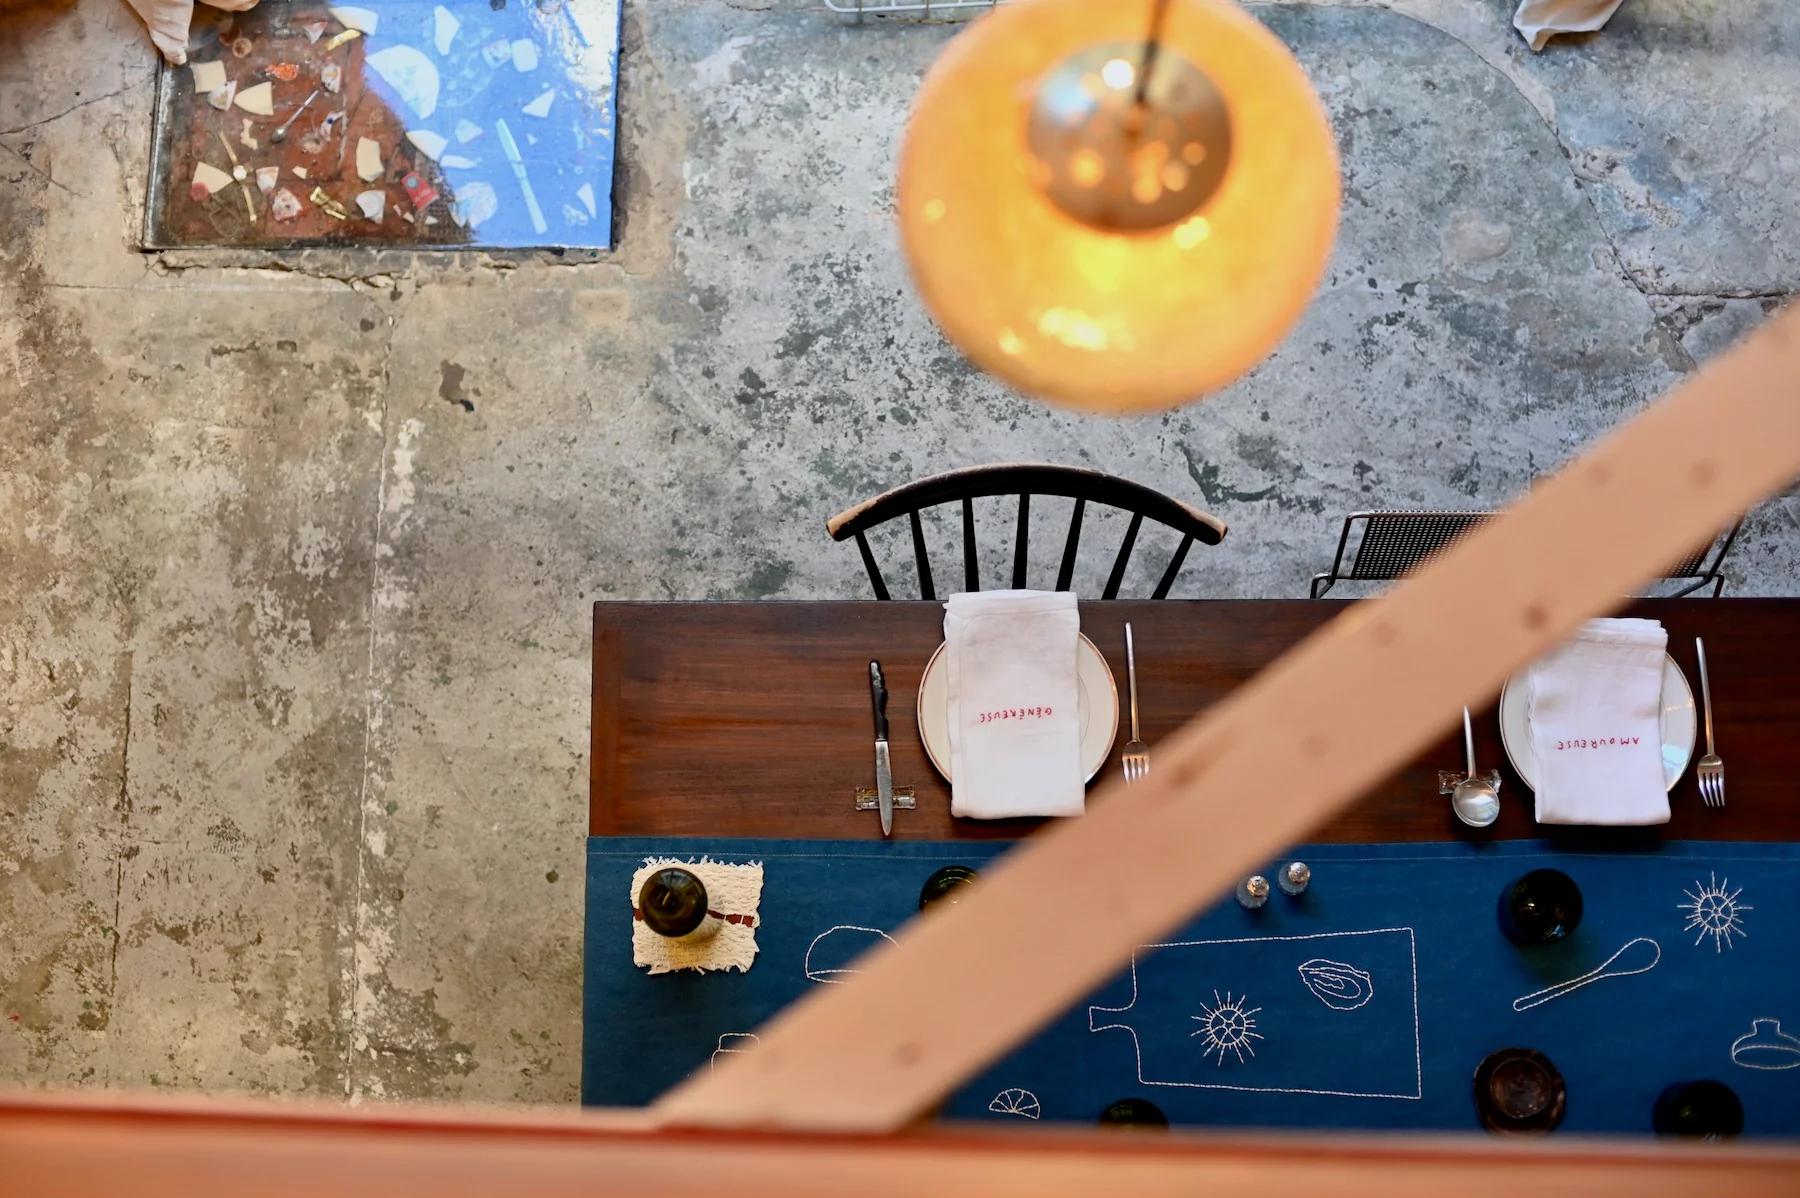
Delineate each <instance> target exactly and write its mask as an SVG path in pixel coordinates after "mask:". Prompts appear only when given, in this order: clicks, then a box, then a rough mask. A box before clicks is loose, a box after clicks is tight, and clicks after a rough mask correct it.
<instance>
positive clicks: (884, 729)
mask: <svg viewBox="0 0 1800 1198" xmlns="http://www.w3.org/2000/svg"><path fill="white" fill-rule="evenodd" d="M869 701H870V703H871V704H872V705H873V706H874V709H875V739H876V740H886V739H887V738H888V721H887V679H885V678H883V677H882V676H881V663H880V662H878V661H872V662H870V663H869Z"/></svg>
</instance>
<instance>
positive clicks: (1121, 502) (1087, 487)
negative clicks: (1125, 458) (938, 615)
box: [825, 462, 1225, 599]
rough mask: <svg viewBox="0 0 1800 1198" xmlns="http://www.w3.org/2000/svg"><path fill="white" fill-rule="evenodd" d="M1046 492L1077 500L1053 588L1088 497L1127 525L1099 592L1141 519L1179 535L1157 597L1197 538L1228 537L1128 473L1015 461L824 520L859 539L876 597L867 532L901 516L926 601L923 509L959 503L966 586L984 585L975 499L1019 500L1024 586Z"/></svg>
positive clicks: (1213, 520)
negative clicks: (1035, 512) (1038, 504)
mask: <svg viewBox="0 0 1800 1198" xmlns="http://www.w3.org/2000/svg"><path fill="white" fill-rule="evenodd" d="M1034 495H1050V496H1055V497H1058V498H1067V499H1070V500H1073V501H1074V509H1073V511H1072V512H1071V513H1070V515H1069V529H1068V533H1067V535H1066V537H1065V538H1064V541H1063V551H1062V558H1061V560H1060V561H1059V562H1058V563H1057V569H1056V589H1057V590H1059V591H1067V590H1070V589H1072V587H1073V586H1074V583H1075V563H1076V561H1077V559H1078V558H1079V556H1080V552H1081V533H1082V522H1083V521H1084V520H1085V519H1086V518H1087V509H1088V505H1089V504H1090V503H1093V504H1098V505H1101V506H1104V507H1110V508H1116V509H1118V510H1119V511H1122V512H1125V513H1127V514H1128V515H1129V516H1130V518H1131V522H1130V527H1129V528H1128V529H1127V530H1126V533H1125V541H1124V543H1123V544H1122V545H1120V546H1119V552H1118V555H1117V557H1116V558H1115V559H1114V561H1113V564H1112V571H1111V574H1110V575H1109V576H1108V578H1107V583H1106V590H1105V594H1104V598H1107V599H1113V598H1116V597H1117V596H1118V593H1119V588H1120V586H1121V585H1122V584H1123V583H1124V580H1125V571H1126V568H1127V567H1128V565H1129V564H1130V561H1131V553H1132V549H1133V547H1134V545H1135V544H1136V541H1137V536H1138V532H1139V530H1140V529H1141V528H1142V527H1143V522H1144V520H1145V519H1146V518H1148V519H1150V520H1153V521H1155V522H1156V523H1158V524H1160V525H1163V526H1164V527H1166V528H1168V529H1171V530H1172V531H1174V532H1175V533H1176V534H1178V535H1179V536H1180V537H1181V538H1182V542H1181V545H1180V547H1179V548H1178V549H1177V550H1176V551H1175V554H1174V556H1173V558H1172V559H1171V560H1170V562H1169V564H1168V566H1167V567H1166V568H1165V569H1164V570H1163V573H1162V577H1161V579H1160V580H1159V581H1158V583H1157V591H1156V597H1157V598H1159V599H1162V598H1167V596H1168V594H1169V591H1170V588H1171V587H1173V586H1174V583H1175V579H1176V576H1177V575H1178V574H1179V573H1180V571H1181V567H1182V564H1183V563H1184V562H1185V561H1186V559H1187V553H1188V550H1189V549H1190V548H1191V547H1192V545H1193V543H1194V542H1195V541H1198V542H1200V543H1201V544H1202V545H1217V544H1218V543H1219V542H1220V541H1222V540H1223V539H1224V537H1225V524H1224V522H1223V521H1222V520H1220V519H1218V517H1216V516H1212V515H1210V514H1208V513H1206V512H1203V511H1201V510H1200V509H1198V508H1196V507H1193V506H1191V505H1189V504H1186V503H1183V502H1181V501H1180V500H1178V499H1172V498H1170V497H1169V496H1167V495H1164V494H1162V493H1161V492H1158V491H1153V490H1151V489H1150V488H1149V487H1145V486H1142V485H1140V484H1138V483H1134V482H1131V481H1129V480H1128V479H1123V478H1115V477H1113V476H1112V475H1110V474H1102V473H1101V472H1100V471H1098V470H1087V469H1083V468H1079V467H1074V466H1048V465H1039V464H1035V463H1027V462H1019V463H1007V464H1002V465H994V466H971V467H967V468H965V469H961V470H950V471H947V472H945V473H943V474H934V475H930V476H928V477H926V478H921V479H917V480H915V481H913V482H910V483H907V484H905V485H904V486H899V487H895V488H894V489H893V490H891V491H886V492H884V493H882V494H880V495H877V496H876V497H875V498H873V499H869V500H865V501H863V502H862V503H859V504H857V505H856V506H855V507H853V508H850V509H849V510H847V511H844V512H840V513H838V514H837V515H835V516H833V517H832V518H831V519H829V520H827V521H826V522H825V527H826V530H827V531H828V532H830V534H831V539H832V540H834V541H847V540H850V539H851V538H852V537H854V538H855V539H856V547H857V552H858V553H860V554H861V555H862V561H863V569H864V570H865V571H866V572H867V573H868V575H869V583H870V585H871V586H872V587H873V588H874V590H875V597H876V598H877V599H887V598H889V595H888V589H887V583H886V580H885V579H883V578H882V575H881V567H880V566H878V565H876V563H875V555H874V553H873V552H872V551H871V550H870V548H869V543H868V538H867V536H866V535H865V534H866V533H867V532H868V530H869V529H871V528H874V527H876V526H877V525H880V524H885V523H887V522H888V521H889V520H893V519H895V518H897V517H899V516H905V517H906V518H907V523H908V525H909V526H910V531H911V533H912V544H913V562H914V566H915V569H916V572H917V574H918V577H919V594H920V597H921V598H924V599H936V598H937V584H936V581H935V580H934V578H933V576H932V569H931V555H930V551H929V549H928V548H927V546H926V541H925V530H924V524H923V519H922V517H923V513H924V512H925V510H926V509H927V508H933V507H937V506H939V505H940V504H949V503H956V504H959V505H960V506H961V508H962V513H961V515H962V553H963V572H962V576H963V587H964V589H965V590H969V591H978V590H980V589H981V567H980V560H981V550H980V547H979V545H978V544H977V543H976V539H975V505H974V502H973V501H974V500H976V499H983V498H988V497H995V496H1013V497H1016V498H1017V499H1018V503H1019V510H1018V517H1017V523H1016V524H1015V525H1014V528H1013V559H1012V571H1011V575H1012V586H1013V587H1014V588H1015V589H1019V590H1023V589H1024V588H1025V587H1026V586H1027V585H1028V579H1027V575H1028V573H1029V572H1030V564H1031V498H1032V496H1034Z"/></svg>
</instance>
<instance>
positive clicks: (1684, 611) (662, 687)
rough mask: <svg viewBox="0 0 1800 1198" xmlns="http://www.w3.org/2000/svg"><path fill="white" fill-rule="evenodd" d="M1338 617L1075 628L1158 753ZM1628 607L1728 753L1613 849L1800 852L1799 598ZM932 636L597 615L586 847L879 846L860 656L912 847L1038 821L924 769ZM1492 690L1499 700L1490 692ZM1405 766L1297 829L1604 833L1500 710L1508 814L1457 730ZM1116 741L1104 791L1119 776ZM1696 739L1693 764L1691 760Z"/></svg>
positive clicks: (1155, 619) (796, 610)
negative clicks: (961, 813)
mask: <svg viewBox="0 0 1800 1198" xmlns="http://www.w3.org/2000/svg"><path fill="white" fill-rule="evenodd" d="M1344 610H1345V604H1343V603H1340V602H1336V601H1330V600H1327V601H1316V602H1315V601H1309V600H1303V599H1302V600H1197V601H1180V600H1173V601H1171V600H1165V601H1162V602H1112V603H1106V602H1097V601H1096V602H1083V603H1082V605H1081V624H1082V630H1083V631H1084V632H1085V633H1086V634H1087V635H1088V637H1090V638H1091V639H1092V640H1093V641H1094V643H1095V644H1096V645H1098V646H1099V647H1100V649H1101V651H1102V652H1103V653H1104V654H1105V655H1106V658H1107V660H1108V662H1109V663H1111V666H1112V669H1113V672H1114V675H1115V677H1116V678H1117V679H1118V682H1119V689H1120V692H1121V702H1123V699H1124V681H1125V644H1124V634H1123V631H1122V629H1123V626H1124V624H1125V621H1127V620H1130V621H1131V622H1132V627H1133V631H1134V633H1135V636H1136V640H1137V656H1138V691H1139V702H1140V704H1141V713H1140V715H1141V721H1142V725H1143V734H1144V738H1145V740H1147V741H1148V742H1149V743H1150V747H1151V759H1152V763H1153V764H1154V761H1155V748H1156V742H1157V741H1158V740H1159V739H1160V738H1161V737H1163V736H1164V735H1166V734H1167V733H1169V732H1170V731H1171V730H1173V729H1174V728H1176V727H1178V726H1179V725H1180V724H1182V723H1183V722H1184V721H1186V720H1187V719H1188V718H1189V717H1191V716H1192V715H1193V714H1194V713H1196V712H1198V711H1200V710H1203V709H1204V708H1206V707H1207V706H1209V705H1210V704H1212V703H1214V702H1216V701H1217V700H1218V699H1220V698H1223V697H1224V696H1225V695H1226V694H1228V693H1230V691H1231V690H1232V688H1234V687H1236V686H1237V685H1239V684H1240V683H1242V682H1244V681H1245V680H1246V679H1248V678H1249V677H1251V676H1252V675H1253V674H1255V673H1256V672H1257V671H1258V670H1260V669H1262V668H1263V667H1264V666H1265V665H1267V664H1268V663H1269V662H1270V661H1272V660H1273V659H1274V658H1275V657H1276V656H1278V655H1279V654H1280V653H1281V652H1282V651H1283V650H1285V649H1287V648H1289V647H1290V646H1292V645H1293V644H1295V643H1296V642H1297V641H1299V640H1300V639H1301V638H1302V637H1304V636H1305V635H1306V634H1307V633H1309V632H1311V631H1313V630H1314V629H1315V628H1318V627H1319V626H1320V625H1322V624H1323V623H1325V622H1326V621H1327V620H1329V619H1331V618H1332V617H1333V616H1336V615H1338V614H1340V613H1342V612H1343V611H1344ZM1621 614H1627V615H1638V616H1647V617H1651V618H1655V619H1658V620H1661V621H1662V623H1663V625H1664V626H1665V627H1666V628H1667V629H1668V630H1669V651H1670V653H1671V654H1672V655H1673V656H1674V658H1675V660H1676V661H1677V662H1678V663H1679V664H1680V666H1681V669H1682V672H1683V673H1684V674H1686V675H1687V676H1688V680H1689V682H1690V684H1692V686H1693V688H1694V692H1695V697H1696V699H1698V696H1699V689H1700V688H1699V676H1698V673H1697V670H1696V667H1695V661H1694V637H1695V636H1696V635H1700V636H1704V637H1705V638H1706V648H1707V661H1708V665H1709V667H1710V669H1711V672H1712V682H1713V715H1714V721H1715V726H1716V732H1717V737H1718V745H1719V753H1720V756H1721V757H1723V758H1724V759H1725V767H1726V775H1725V776H1726V783H1727V785H1726V800H1727V804H1726V806H1725V807H1723V808H1708V807H1705V806H1704V805H1702V803H1701V801H1700V796H1699V792H1698V790H1697V789H1696V788H1695V784H1694V777H1693V769H1692V768H1691V767H1690V768H1689V770H1688V772H1687V773H1686V774H1685V775H1684V776H1683V777H1682V779H1681V780H1680V781H1679V782H1678V783H1676V785H1675V789H1674V791H1673V792H1672V794H1671V803H1672V805H1673V808H1674V816H1673V819H1672V820H1671V821H1670V822H1669V823H1668V824H1666V825H1664V826H1663V827H1662V828H1660V829H1648V830H1632V831H1631V832H1629V833H1626V834H1624V835H1626V836H1627V837H1632V838H1640V839H1648V840H1652V841H1653V840H1654V839H1657V838H1660V837H1668V838H1684V839H1699V840H1800V785H1797V784H1796V777H1795V773H1794V769H1795V765H1796V759H1797V758H1800V599H1723V600H1709V599H1677V600H1646V601H1641V602H1637V603H1633V604H1632V605H1630V607H1629V608H1628V609H1627V610H1626V611H1625V612H1623V613H1621ZM942 639H943V608H942V605H941V604H938V603H902V602H894V603H875V602H856V603H851V602H799V603H775V602H759V603H596V604H595V605H594V694H593V715H592V720H593V752H592V756H591V758H590V770H591V777H590V790H589V802H588V825H589V831H590V832H591V833H592V834H594V835H636V836H719V837H751V836H765V837H799V838H821V839H825V838H829V839H859V838H864V837H867V838H878V837H879V836H880V834H881V833H880V828H879V825H878V824H877V821H876V816H875V813H874V812H872V811H870V812H859V811H856V810H855V809H854V806H853V798H854V792H855V790H856V789H857V788H858V787H866V786H872V785H873V784H874V765H873V756H872V752H871V741H872V739H873V733H872V730H871V724H870V716H869V688H868V663H869V660H870V659H871V658H876V659H879V660H880V662H881V664H882V669H883V671H884V672H885V673H886V675H887V680H888V688H889V692H890V700H889V704H888V714H889V718H890V721H891V723H892V730H891V737H892V756H893V768H894V783H895V785H896V786H912V787H914V788H915V789H916V791H917V793H918V809H917V810H913V811H897V812H896V813H895V815H894V835H895V836H896V837H899V838H907V839H939V840H946V839H974V838H986V837H1016V836H1020V835H1023V834H1025V833H1027V832H1029V831H1031V830H1032V829H1033V828H1034V827H1036V826H1037V824H1038V823H1040V822H1041V821H1037V820H954V819H952V818H951V816H950V787H949V785H948V784H947V783H946V782H945V781H944V780H943V779H942V778H941V777H939V776H938V774H937V772H936V771H935V770H934V769H932V767H931V763H930V762H929V760H928V759H927V758H926V756H925V750H924V747H923V745H922V744H921V742H920V740H919V733H918V728H917V721H916V719H915V716H914V711H915V703H916V699H917V692H918V685H919V676H920V674H921V672H922V671H923V670H924V666H925V662H926V660H927V659H928V658H929V657H930V656H931V653H932V651H933V650H934V649H936V648H937V646H938V644H939V642H940V641H942ZM1496 698H1497V697H1496ZM1458 714H1459V713H1456V712H1446V713H1444V718H1445V736H1444V738H1443V739H1442V740H1441V741H1440V742H1439V743H1437V744H1435V745H1434V746H1433V747H1432V748H1431V749H1430V750H1429V751H1428V752H1427V753H1425V754H1424V755H1423V756H1422V757H1420V758H1419V759H1418V760H1417V761H1415V762H1414V763H1412V764H1411V765H1409V766H1407V767H1406V768H1405V769H1403V770H1401V771H1400V772H1399V773H1397V774H1395V775H1394V776H1393V777H1391V778H1389V779H1388V780H1387V781H1385V782H1384V783H1382V784H1381V785H1380V786H1378V787H1376V788H1375V789H1374V790H1373V791H1371V792H1370V793H1369V794H1367V795H1365V796H1364V797H1363V798H1362V799H1361V800H1360V801H1359V802H1358V803H1357V804H1356V805H1355V806H1353V807H1351V808H1349V809H1348V810H1346V811H1345V812H1344V813H1342V814H1341V815H1340V816H1338V817H1337V818H1336V819H1334V820H1332V821H1331V823H1329V824H1327V825H1326V826H1325V827H1323V828H1321V829H1318V830H1316V831H1315V833H1314V834H1313V835H1312V836H1311V837H1309V839H1311V840H1315V841H1318V840H1323V841H1350V842H1358V841H1361V842H1369V841H1417V840H1451V839H1485V838H1489V837H1501V838H1518V837H1532V836H1543V835H1555V836H1557V837H1559V838H1562V839H1573V840H1576V841H1580V840H1582V839H1583V838H1584V837H1586V838H1591V837H1594V836H1599V835H1605V836H1608V837H1609V838H1615V839H1616V838H1618V837H1619V836H1620V835H1621V834H1620V833H1618V832H1616V831H1611V832H1607V831H1603V830H1598V829H1564V828H1557V829H1550V828H1544V827H1542V826H1540V825H1539V824H1538V823H1537V822H1536V821H1535V820H1534V819H1533V818H1532V814H1531V812H1532V796H1531V792H1530V791H1529V790H1528V789H1526V787H1525V786H1524V784H1523V783H1522V782H1520V780H1519V778H1518V775H1517V774H1515V773H1514V772H1513V770H1512V768H1511V766H1510V765H1509V764H1508V763H1507V761H1506V754H1505V751H1504V750H1503V749H1502V747H1501V744H1500V731H1499V727H1498V724H1497V722H1496V720H1495V714H1494V704H1493V703H1489V704H1488V705H1487V706H1486V707H1485V708H1484V709H1483V710H1481V711H1479V712H1477V713H1476V714H1475V721H1476V722H1475V751H1476V757H1477V762H1478V764H1479V765H1480V766H1481V767H1482V768H1484V769H1485V768H1489V767H1498V768H1499V769H1500V770H1501V772H1502V775H1503V776H1504V778H1505V782H1504V784H1503V786H1502V788H1501V799H1502V807H1503V810H1502V814H1501V817H1500V820H1499V822H1498V823H1496V824H1495V825H1494V826H1493V827H1492V828H1491V829H1487V830H1485V831H1475V830H1472V829H1468V828H1465V827H1463V826H1462V825H1461V824H1459V823H1457V822H1456V820H1455V819H1454V817H1453V816H1452V815H1451V814H1450V806H1449V800H1448V799H1447V798H1444V797H1441V796H1440V795H1439V794H1438V787H1437V771H1438V770H1439V769H1440V768H1442V769H1459V768H1460V767H1461V765H1462V761H1463V751H1462V743H1461V740H1462V737H1461V721H1460V719H1458V718H1457V717H1458ZM1122 729H1126V730H1122V733H1121V735H1120V736H1119V737H1118V739H1117V741H1116V743H1115V744H1114V746H1113V751H1112V754H1111V756H1110V757H1108V759H1107V763H1106V765H1105V767H1104V769H1103V771H1102V773H1101V775H1100V778H1108V777H1116V776H1117V774H1118V769H1119V766H1118V756H1119V750H1120V748H1122V747H1123V745H1124V742H1125V741H1126V740H1127V739H1128V737H1129V731H1128V725H1124V724H1123V721H1122ZM1704 751H1705V748H1704V740H1703V739H1702V743H1701V745H1700V746H1698V747H1697V749H1696V753H1699V752H1704Z"/></svg>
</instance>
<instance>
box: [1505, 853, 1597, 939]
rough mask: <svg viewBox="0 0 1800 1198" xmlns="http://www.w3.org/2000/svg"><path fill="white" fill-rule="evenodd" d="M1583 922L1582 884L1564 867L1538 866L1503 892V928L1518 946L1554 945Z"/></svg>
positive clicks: (1507, 936) (1508, 937)
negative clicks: (1561, 868) (1546, 867)
mask: <svg viewBox="0 0 1800 1198" xmlns="http://www.w3.org/2000/svg"><path fill="white" fill-rule="evenodd" d="M1580 923H1581V887H1579V886H1577V885H1575V879H1574V878H1571V877H1570V876H1569V875H1568V874H1566V873H1564V872H1562V870H1560V869H1534V870H1532V871H1531V872H1530V873H1528V874H1526V875H1525V876H1524V877H1522V878H1520V879H1519V880H1518V881H1516V882H1514V883H1513V884H1512V885H1510V886H1508V887H1507V888H1506V889H1505V890H1503V891H1501V892H1500V930H1501V931H1502V932H1504V933H1505V934H1506V938H1507V939H1508V940H1510V941H1512V942H1513V943H1514V944H1518V945H1533V944H1553V943H1555V942H1556V941H1558V940H1561V939H1562V938H1563V937H1565V936H1567V935H1569V933H1571V932H1573V931H1574V930H1575V928H1576V926H1577V925H1579V924H1580Z"/></svg>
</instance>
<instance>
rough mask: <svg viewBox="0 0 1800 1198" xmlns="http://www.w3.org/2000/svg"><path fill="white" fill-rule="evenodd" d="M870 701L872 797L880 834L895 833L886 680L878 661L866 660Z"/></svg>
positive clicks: (892, 772)
mask: <svg viewBox="0 0 1800 1198" xmlns="http://www.w3.org/2000/svg"><path fill="white" fill-rule="evenodd" d="M869 701H870V704H871V705H872V706H873V707H874V710H875V798H876V801H877V802H878V803H879V804H880V811H881V834H882V835H883V836H892V835H893V834H894V771H893V767H892V766H891V765H890V764H889V762H888V718H887V680H886V679H884V678H883V677H882V676H881V663H880V662H878V661H872V662H870V663H869Z"/></svg>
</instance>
